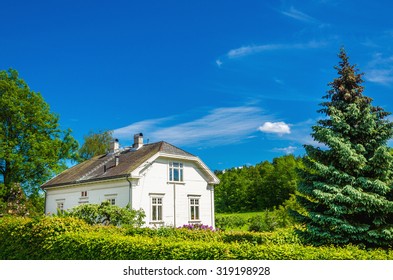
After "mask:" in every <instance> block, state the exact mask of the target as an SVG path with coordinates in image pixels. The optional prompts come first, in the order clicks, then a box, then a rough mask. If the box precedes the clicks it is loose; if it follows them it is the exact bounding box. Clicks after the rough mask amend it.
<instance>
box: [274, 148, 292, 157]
mask: <svg viewBox="0 0 393 280" xmlns="http://www.w3.org/2000/svg"><path fill="white" fill-rule="evenodd" d="M274 150H275V151H278V152H284V153H285V154H286V155H289V154H293V153H294V152H295V151H296V150H297V147H295V146H288V147H285V148H275V149H274Z"/></svg>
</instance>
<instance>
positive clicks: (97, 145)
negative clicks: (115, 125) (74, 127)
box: [78, 131, 113, 162]
mask: <svg viewBox="0 0 393 280" xmlns="http://www.w3.org/2000/svg"><path fill="white" fill-rule="evenodd" d="M112 135H113V131H103V132H101V131H99V132H90V133H89V135H86V136H84V137H83V138H84V143H83V145H82V147H80V149H79V151H78V153H79V158H78V161H79V162H82V161H85V160H88V159H90V158H92V157H94V156H98V155H102V154H105V153H107V152H108V150H109V145H110V143H111V141H112V140H113V139H112Z"/></svg>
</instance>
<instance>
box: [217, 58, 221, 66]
mask: <svg viewBox="0 0 393 280" xmlns="http://www.w3.org/2000/svg"><path fill="white" fill-rule="evenodd" d="M216 64H217V66H218V67H221V65H222V61H221V60H220V59H217V60H216Z"/></svg>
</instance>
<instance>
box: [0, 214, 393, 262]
mask: <svg viewBox="0 0 393 280" xmlns="http://www.w3.org/2000/svg"><path fill="white" fill-rule="evenodd" d="M131 232H132V234H130V233H131ZM392 258H393V251H392V250H382V249H372V250H364V249H361V248H359V247H357V246H353V245H349V246H344V247H334V246H326V247H318V248H317V247H313V246H305V245H302V244H301V242H300V240H299V239H298V238H297V236H296V234H294V233H293V229H292V228H287V229H280V230H277V231H274V232H271V233H252V232H214V231H210V230H189V229H173V228H171V229H169V228H164V229H135V228H131V227H130V228H129V231H128V230H127V229H123V228H118V227H113V226H89V225H87V224H86V223H85V222H83V221H81V220H79V219H75V218H70V217H66V218H62V217H45V218H41V219H29V218H18V217H9V218H1V219H0V259H59V260H68V259H70V260H77V259H83V260H90V259H93V260H227V259H232V260H235V259H239V260H262V259H267V260H329V259H332V260H339V259H343V260H352V259H353V260H359V259H366V260H377V259H392Z"/></svg>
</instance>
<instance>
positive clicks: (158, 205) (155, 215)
mask: <svg viewBox="0 0 393 280" xmlns="http://www.w3.org/2000/svg"><path fill="white" fill-rule="evenodd" d="M151 221H152V222H161V221H162V197H154V196H153V197H152V198H151Z"/></svg>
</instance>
